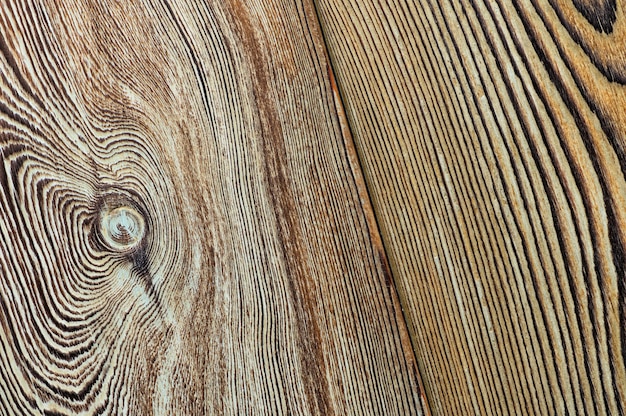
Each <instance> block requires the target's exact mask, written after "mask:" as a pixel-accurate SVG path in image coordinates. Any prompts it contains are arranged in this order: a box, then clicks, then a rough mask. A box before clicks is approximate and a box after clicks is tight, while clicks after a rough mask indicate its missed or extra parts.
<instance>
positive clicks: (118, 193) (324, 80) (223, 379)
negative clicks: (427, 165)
mask: <svg viewBox="0 0 626 416" xmlns="http://www.w3.org/2000/svg"><path fill="white" fill-rule="evenodd" d="M335 100H336V97H335V96H334V92H333V87H332V79H331V77H330V76H329V72H328V63H327V59H326V54H325V49H324V45H323V41H322V38H321V34H320V31H319V28H318V21H317V17H316V15H315V12H314V9H313V5H312V4H311V3H309V2H308V1H304V2H291V1H284V0H269V1H268V0H249V1H246V2H241V1H238V0H226V1H224V0H219V1H218V0H215V1H201V0H197V1H194V0H176V1H168V0H154V1H148V0H146V1H136V0H130V1H129V0H68V1H66V0H63V1H61V0H58V1H53V0H48V1H46V0H41V1H35V0H33V1H30V0H25V1H13V0H2V1H0V162H1V164H0V414H2V415H38V414H44V415H71V414H85V415H92V414H107V415H109V414H111V415H123V414H129V415H148V414H159V415H204V414H217V415H226V414H231V415H244V414H249V415H259V414H272V415H274V414H293V415H305V414H320V415H330V414H337V415H348V414H359V415H361V414H380V415H394V414H395V415H407V414H421V413H422V399H423V398H422V397H421V395H420V390H419V380H418V378H417V370H416V365H415V362H414V357H413V351H412V348H411V345H410V342H409V337H408V333H407V332H406V329H405V327H404V322H403V318H402V313H401V311H400V309H399V303H398V301H397V297H396V295H395V292H394V288H393V284H392V280H391V276H390V275H389V272H388V268H387V265H386V260H385V255H384V251H383V249H382V245H381V243H380V238H379V237H378V234H377V230H376V226H375V222H374V221H373V214H372V212H371V211H370V208H369V205H368V200H367V192H366V191H365V190H364V189H363V182H362V180H361V176H360V172H359V168H358V165H355V164H354V163H353V162H354V161H355V160H356V157H355V155H354V154H353V151H352V147H351V146H350V141H349V140H350V138H349V135H347V136H344V135H342V126H343V128H344V130H346V129H345V126H346V124H345V120H342V119H341V114H342V113H341V112H339V113H338V112H337V109H336V107H335V106H336V103H335Z"/></svg>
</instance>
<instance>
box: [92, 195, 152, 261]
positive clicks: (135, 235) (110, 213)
mask: <svg viewBox="0 0 626 416" xmlns="http://www.w3.org/2000/svg"><path fill="white" fill-rule="evenodd" d="M145 224H146V222H145V220H144V218H143V216H142V215H141V214H140V213H139V212H137V210H136V209H135V208H133V207H130V206H125V205H123V206H118V207H115V208H113V209H105V210H104V211H103V212H101V214H100V234H101V235H102V238H103V239H104V242H105V243H106V244H107V245H108V246H109V247H110V248H111V249H112V250H115V251H128V250H132V249H134V248H135V247H137V246H138V245H139V243H141V241H142V240H143V237H144V235H145V227H146V225H145Z"/></svg>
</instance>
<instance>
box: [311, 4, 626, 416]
mask: <svg viewBox="0 0 626 416" xmlns="http://www.w3.org/2000/svg"><path fill="white" fill-rule="evenodd" d="M315 3H316V7H317V9H318V13H319V16H320V20H321V23H322V29H323V32H324V36H325V38H326V41H327V45H328V48H329V53H330V57H331V62H332V64H333V68H334V70H335V73H336V76H337V82H338V85H339V89H340V91H341V94H342V97H343V99H344V104H345V105H346V113H347V116H348V120H349V123H350V126H351V129H352V131H353V134H354V136H355V138H354V140H355V143H356V148H357V151H358V153H359V156H360V159H361V161H362V164H363V170H364V174H365V178H366V182H367V184H368V188H369V190H370V192H371V195H372V200H373V205H374V210H375V212H376V216H377V219H378V221H379V225H380V227H381V233H382V236H383V241H384V243H385V247H386V249H387V252H388V255H389V258H390V263H391V267H392V270H393V272H394V277H395V280H396V282H397V286H398V291H399V293H400V298H401V301H402V303H403V305H404V308H405V313H406V316H407V319H408V321H409V329H410V332H411V335H412V341H413V345H414V348H415V351H416V354H417V358H418V363H419V367H420V369H421V373H422V376H423V381H424V385H425V389H426V393H427V397H428V399H429V404H430V406H431V410H432V411H433V413H434V414H449V415H457V414H458V415H460V414H463V415H468V414H483V415H504V414H516V415H522V414H542V415H547V414H559V415H562V414H600V415H604V414H613V415H617V414H624V411H625V410H624V409H625V403H626V368H625V356H626V274H625V266H626V263H625V262H626V257H625V256H624V253H625V244H626V210H625V209H624V207H625V206H626V204H625V202H626V180H625V173H626V154H625V151H626V150H625V149H626V147H625V143H626V122H625V120H624V118H625V117H626V111H625V110H626V96H625V94H626V89H625V87H624V85H625V84H624V83H625V81H626V67H625V66H624V40H625V36H626V17H625V15H624V13H623V7H622V6H623V4H622V3H620V2H615V1H612V0H599V1H595V2H584V1H571V2H567V1H560V0H554V1H552V0H550V1H547V0H516V1H512V2H511V1H507V0H491V1H487V0H472V1H469V0H440V1H431V0H389V1H384V2H378V1H373V0H332V1H331V0H316V1H315Z"/></svg>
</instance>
